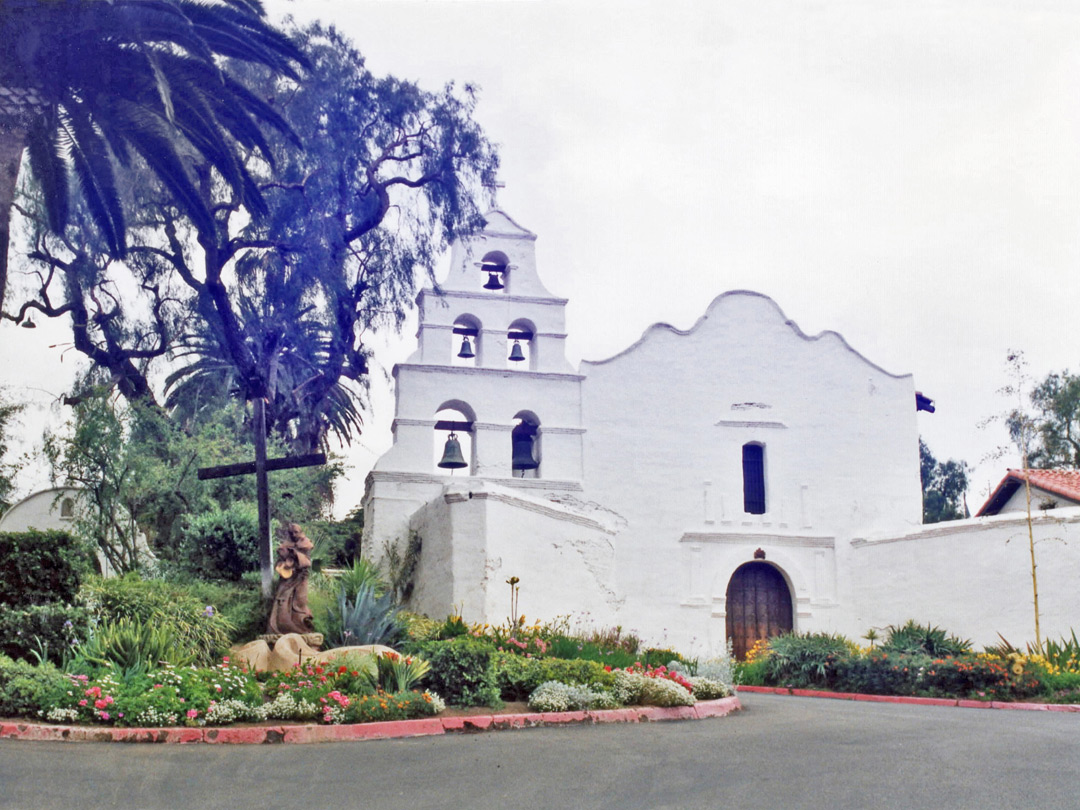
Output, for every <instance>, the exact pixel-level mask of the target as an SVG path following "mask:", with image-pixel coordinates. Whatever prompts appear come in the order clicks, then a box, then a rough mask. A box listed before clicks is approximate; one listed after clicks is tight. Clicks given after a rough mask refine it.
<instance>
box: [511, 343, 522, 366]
mask: <svg viewBox="0 0 1080 810" xmlns="http://www.w3.org/2000/svg"><path fill="white" fill-rule="evenodd" d="M510 359H511V360H512V361H514V362H515V363H519V362H521V361H522V360H524V359H525V352H523V351H522V350H521V341H520V340H515V341H514V345H513V346H512V347H511V349H510Z"/></svg>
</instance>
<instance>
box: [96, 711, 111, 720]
mask: <svg viewBox="0 0 1080 810" xmlns="http://www.w3.org/2000/svg"><path fill="white" fill-rule="evenodd" d="M98 716H99V717H100V718H101V719H102V720H108V719H109V713H108V712H101V713H100V714H99V715H98Z"/></svg>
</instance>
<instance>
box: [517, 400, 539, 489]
mask: <svg viewBox="0 0 1080 810" xmlns="http://www.w3.org/2000/svg"><path fill="white" fill-rule="evenodd" d="M541 460H542V453H541V447H540V418H539V417H538V416H537V415H536V414H535V413H533V412H532V411H518V412H517V413H516V414H514V427H513V429H512V430H511V431H510V471H511V474H512V475H513V476H514V477H515V478H539V477H540V462H541Z"/></svg>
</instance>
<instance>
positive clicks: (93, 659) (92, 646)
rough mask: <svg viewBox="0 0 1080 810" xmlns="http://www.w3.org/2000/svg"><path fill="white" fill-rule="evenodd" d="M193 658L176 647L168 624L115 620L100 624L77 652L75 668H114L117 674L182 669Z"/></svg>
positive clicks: (171, 629) (190, 654)
mask: <svg viewBox="0 0 1080 810" xmlns="http://www.w3.org/2000/svg"><path fill="white" fill-rule="evenodd" d="M194 658H195V655H194V653H193V652H192V651H190V650H189V649H186V648H185V647H184V646H183V645H181V644H180V643H179V640H178V639H177V636H176V632H175V631H174V630H173V628H172V627H171V626H170V625H168V624H157V623H156V622H154V621H153V620H149V621H146V622H143V621H142V620H140V619H117V620H116V621H114V622H110V623H107V624H100V625H98V626H97V628H95V629H94V631H93V633H92V634H91V636H90V638H89V639H87V640H86V641H85V642H84V643H83V644H81V645H80V646H79V648H78V654H77V660H76V666H77V667H78V668H79V669H83V668H84V667H82V666H81V664H83V663H84V662H85V664H86V665H88V667H89V668H92V669H97V668H101V667H109V666H112V667H116V668H117V671H119V672H131V671H136V670H141V671H143V672H146V671H149V670H151V669H155V668H157V667H158V666H159V665H161V664H172V665H174V666H183V665H185V664H190V663H191V662H192V661H193V660H194Z"/></svg>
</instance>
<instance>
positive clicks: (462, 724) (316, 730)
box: [0, 697, 742, 745]
mask: <svg viewBox="0 0 1080 810" xmlns="http://www.w3.org/2000/svg"><path fill="white" fill-rule="evenodd" d="M741 709H742V704H741V703H740V702H739V699H738V698H737V697H728V698H721V699H719V700H703V701H699V702H698V703H696V704H695V705H693V706H675V707H671V708H662V707H660V706H630V707H626V708H623V709H604V710H597V711H577V712H528V713H522V714H484V713H478V714H475V715H468V716H462V717H424V718H419V719H416V720H393V721H388V722H382V723H353V724H342V725H320V724H314V723H305V724H285V723H283V724H281V725H276V726H240V727H234V726H212V727H204V728H186V727H182V728H115V727H105V726H60V725H48V724H43V723H32V722H0V739H18V740H35V741H51V742H126V743H181V744H186V743H208V744H218V745H221V744H229V745H245V744H246V745H256V744H259V745H261V744H269V743H317V742H344V741H348V740H374V739H390V738H401V737H427V736H433V735H439V734H446V733H447V732H455V733H469V732H480V731H496V730H503V729H515V728H532V727H535V726H549V725H561V724H567V723H643V722H657V721H664V720H703V719H705V718H707V717H725V716H726V715H729V714H731V713H732V712H737V711H739V710H741Z"/></svg>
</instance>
